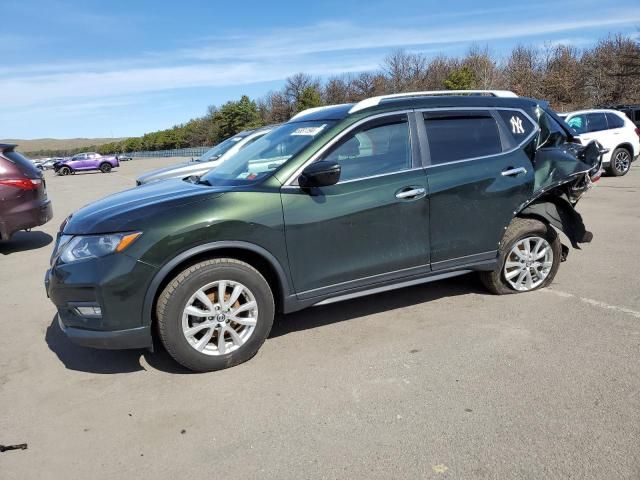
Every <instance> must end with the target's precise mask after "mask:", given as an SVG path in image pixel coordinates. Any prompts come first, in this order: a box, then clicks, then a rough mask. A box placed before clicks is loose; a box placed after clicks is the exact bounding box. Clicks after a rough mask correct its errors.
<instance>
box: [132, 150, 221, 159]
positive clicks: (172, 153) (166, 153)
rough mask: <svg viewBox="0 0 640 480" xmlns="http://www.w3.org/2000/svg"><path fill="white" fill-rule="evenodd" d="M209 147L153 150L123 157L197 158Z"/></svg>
mask: <svg viewBox="0 0 640 480" xmlns="http://www.w3.org/2000/svg"><path fill="white" fill-rule="evenodd" d="M210 148H211V147H193V148H175V149H173V150H155V151H148V150H147V151H143V152H126V153H125V155H128V156H130V157H134V158H149V157H194V158H195V157H199V156H200V155H202V154H203V153H204V152H206V151H207V150H209V149H210Z"/></svg>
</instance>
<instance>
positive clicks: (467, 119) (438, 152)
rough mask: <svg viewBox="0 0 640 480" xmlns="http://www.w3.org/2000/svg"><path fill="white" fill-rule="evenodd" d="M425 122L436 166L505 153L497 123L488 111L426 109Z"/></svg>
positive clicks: (430, 151)
mask: <svg viewBox="0 0 640 480" xmlns="http://www.w3.org/2000/svg"><path fill="white" fill-rule="evenodd" d="M424 124H425V128H426V130H427V139H428V141H429V153H430V156H431V164H433V165H438V164H442V163H448V162H454V161H457V160H464V159H468V158H475V157H484V156H489V155H495V154H498V153H501V152H502V142H501V141H500V133H499V130H498V124H497V123H496V121H495V119H494V118H493V116H491V114H490V113H488V112H487V113H486V114H485V113H473V112H469V113H467V114H461V113H450V114H449V113H441V112H438V113H433V112H426V113H425V114H424Z"/></svg>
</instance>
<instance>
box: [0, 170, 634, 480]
mask: <svg viewBox="0 0 640 480" xmlns="http://www.w3.org/2000/svg"><path fill="white" fill-rule="evenodd" d="M172 161H175V160H172V159H144V160H134V161H132V162H128V163H124V164H123V165H122V166H121V167H120V168H119V169H117V170H116V171H114V172H113V173H111V174H107V175H105V174H100V173H85V174H78V175H75V176H69V177H57V176H55V175H53V173H52V172H47V173H46V177H47V182H48V190H49V196H50V198H51V199H52V201H53V206H54V214H55V217H54V219H53V221H51V222H50V223H48V224H47V225H45V226H43V227H42V228H40V229H38V230H37V231H33V232H31V233H25V232H21V233H19V234H17V235H16V236H15V237H14V239H13V240H12V241H11V242H8V243H5V244H0V292H1V295H0V317H1V319H0V444H3V445H7V444H16V443H28V449H27V450H18V451H8V452H4V453H0V478H2V479H7V480H9V479H20V480H24V479H35V478H38V479H43V478H45V479H48V478H82V479H86V478H93V479H97V478H125V477H129V476H130V477H134V476H135V477H137V478H156V479H159V478H205V477H207V478H260V479H263V478H274V479H303V478H327V479H330V478H340V479H343V478H344V479H355V478H363V479H374V478H384V479H390V478H391V479H393V478H407V479H423V478H434V479H449V478H461V479H462V478H464V479H468V478H487V479H494V478H495V479H497V478H504V479H516V478H518V479H519V478H525V479H542V478H579V479H586V478H593V479H604V478H611V479H613V478H615V479H632V478H633V479H637V478H640V447H639V446H640V368H639V365H640V289H639V288H638V281H639V280H640V276H639V274H638V272H640V255H639V254H638V244H639V238H640V164H636V165H634V167H633V168H632V170H631V172H630V173H629V174H628V175H627V176H626V177H623V178H603V179H602V180H601V181H600V182H599V183H598V184H597V185H596V186H595V187H594V188H593V189H592V190H591V191H590V192H589V193H588V194H587V196H586V197H585V198H583V200H582V201H581V203H580V204H579V211H580V212H581V213H582V214H583V215H584V218H585V223H586V224H587V227H588V228H589V229H590V230H592V231H593V233H594V241H593V243H592V244H590V245H586V246H585V247H584V248H583V250H581V251H577V250H572V251H571V253H570V255H569V259H568V261H567V262H566V263H564V264H563V265H562V266H561V268H560V271H559V274H558V276H557V277H556V280H555V283H554V284H553V285H552V287H551V288H550V289H547V290H546V291H538V292H534V293H529V294H523V295H511V296H503V297H496V296H491V295H489V294H486V293H485V292H484V290H483V289H482V287H481V286H480V285H479V283H478V282H477V281H476V280H475V277H473V276H465V277H458V278H454V279H450V280H446V281H442V282H439V283H433V284H427V285H423V286H418V287H412V288H408V289H404V290H397V291H394V292H388V293H384V294H379V295H375V296H373V297H366V298H362V299H359V300H353V301H349V302H344V303H337V304H333V305H328V306H324V307H317V308H313V309H308V310H305V311H302V312H298V313H296V314H293V315H289V316H286V317H282V318H279V319H277V324H276V325H275V326H274V330H273V331H272V334H271V337H270V339H268V340H267V342H266V343H265V345H264V346H263V347H262V349H261V350H260V352H259V353H258V355H257V356H256V357H255V358H254V359H253V360H251V361H250V362H248V363H245V364H243V365H240V366H238V367H235V368H232V369H228V370H224V371H220V372H215V373H209V374H191V373H188V372H186V371H184V370H183V369H181V368H179V367H178V366H177V365H176V364H175V363H174V362H173V361H172V360H171V359H170V358H169V357H168V355H167V354H166V353H165V352H162V351H160V352H156V353H153V354H152V353H148V352H146V351H124V352H113V351H98V350H90V349H84V348H81V347H76V346H74V345H72V344H70V343H69V342H68V341H67V340H66V338H64V336H63V335H62V333H61V332H60V330H59V329H58V327H57V324H56V322H55V310H54V307H53V305H52V304H51V303H50V302H49V301H48V299H47V298H46V295H45V292H44V287H43V276H44V272H45V270H46V268H47V264H48V259H49V255H50V253H51V248H52V243H51V242H52V237H53V236H55V232H56V231H57V229H58V226H59V225H60V223H61V222H62V220H63V219H64V218H65V217H66V216H67V215H68V214H69V213H71V212H72V211H73V210H75V209H78V208H79V207H81V206H82V205H84V204H86V203H89V202H91V201H92V200H94V199H97V198H100V197H102V196H104V195H107V194H109V193H111V192H115V191H118V190H122V189H124V188H128V187H131V186H133V184H134V181H135V177H136V176H137V175H138V174H139V173H141V172H143V171H145V170H148V169H151V168H156V167H159V166H163V165H167V164H169V163H171V162H172Z"/></svg>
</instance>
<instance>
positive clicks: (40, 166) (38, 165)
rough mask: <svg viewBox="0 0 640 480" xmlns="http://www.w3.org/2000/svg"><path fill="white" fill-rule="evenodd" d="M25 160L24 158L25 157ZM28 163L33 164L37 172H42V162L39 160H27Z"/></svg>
mask: <svg viewBox="0 0 640 480" xmlns="http://www.w3.org/2000/svg"><path fill="white" fill-rule="evenodd" d="M25 158H26V157H25ZM29 161H30V162H31V163H33V166H34V167H36V168H37V169H38V170H44V167H43V166H42V163H43V160H42V159H39V158H29Z"/></svg>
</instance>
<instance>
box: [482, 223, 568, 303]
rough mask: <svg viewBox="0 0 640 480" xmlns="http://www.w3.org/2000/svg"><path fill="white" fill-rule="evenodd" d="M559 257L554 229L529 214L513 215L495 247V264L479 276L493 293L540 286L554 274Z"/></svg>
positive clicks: (560, 254) (525, 289)
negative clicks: (498, 247)
mask: <svg viewBox="0 0 640 480" xmlns="http://www.w3.org/2000/svg"><path fill="white" fill-rule="evenodd" d="M561 259H562V245H561V243H560V238H559V236H558V234H557V233H556V231H555V230H554V229H553V228H552V227H550V226H548V225H546V224H545V223H543V222H541V221H539V220H534V219H530V218H514V219H513V221H512V222H511V224H510V225H509V227H508V228H507V231H506V232H505V234H504V238H503V240H502V242H501V245H500V249H499V251H498V268H497V269H496V270H494V271H491V272H481V274H480V278H481V280H482V283H483V284H484V285H485V287H487V289H488V290H489V291H490V292H491V293H494V294H497V295H504V294H507V293H522V292H530V291H533V290H537V289H539V288H544V287H546V286H547V285H549V284H550V283H551V282H552V281H553V278H554V277H555V275H556V273H557V271H558V268H559V267H560V262H561Z"/></svg>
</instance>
